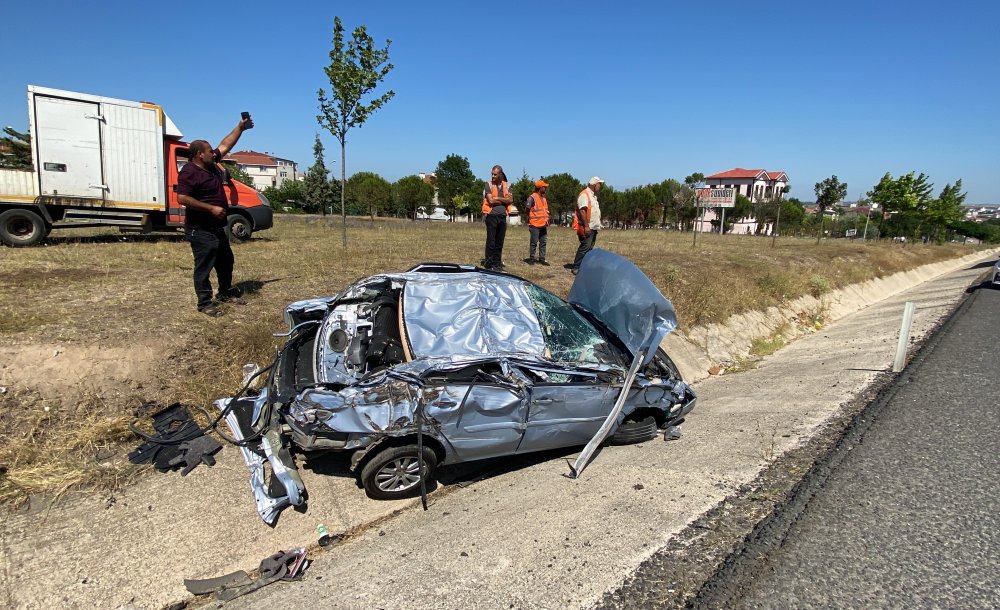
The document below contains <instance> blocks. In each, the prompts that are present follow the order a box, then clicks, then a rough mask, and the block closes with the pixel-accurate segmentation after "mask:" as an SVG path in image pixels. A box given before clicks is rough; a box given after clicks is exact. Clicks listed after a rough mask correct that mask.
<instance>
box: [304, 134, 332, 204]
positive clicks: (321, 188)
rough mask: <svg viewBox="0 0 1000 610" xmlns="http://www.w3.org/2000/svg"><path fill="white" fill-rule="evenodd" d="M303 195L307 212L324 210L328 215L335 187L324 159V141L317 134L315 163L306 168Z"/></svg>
mask: <svg viewBox="0 0 1000 610" xmlns="http://www.w3.org/2000/svg"><path fill="white" fill-rule="evenodd" d="M303 191H304V193H303V195H304V199H305V201H304V202H303V203H302V205H301V208H302V210H303V211H305V212H310V213H315V212H322V214H323V215H324V216H326V211H327V208H329V207H331V206H332V205H333V201H334V188H333V186H332V185H331V183H330V172H329V171H328V170H327V169H326V163H325V162H324V160H323V143H322V142H321V141H320V139H319V134H316V141H315V142H313V164H312V166H311V167H310V168H309V169H308V170H306V175H305V179H304V180H303Z"/></svg>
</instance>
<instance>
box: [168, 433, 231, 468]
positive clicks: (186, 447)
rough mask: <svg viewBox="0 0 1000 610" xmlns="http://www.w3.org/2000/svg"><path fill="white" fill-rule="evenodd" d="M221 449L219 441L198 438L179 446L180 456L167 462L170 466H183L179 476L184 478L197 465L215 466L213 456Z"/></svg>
mask: <svg viewBox="0 0 1000 610" xmlns="http://www.w3.org/2000/svg"><path fill="white" fill-rule="evenodd" d="M220 449H222V445H221V444H220V443H219V441H217V440H215V439H214V438H212V437H210V436H204V435H202V436H199V437H198V438H196V439H193V440H190V441H185V442H183V443H181V445H180V455H177V456H176V457H174V458H172V459H171V460H170V462H169V464H170V465H171V466H180V465H181V464H183V465H184V469H183V470H181V476H182V477H186V476H187V475H188V473H189V472H191V471H192V470H194V469H195V467H196V466H197V465H198V464H205V465H206V466H215V458H214V457H212V456H213V454H215V453H217V452H218V451H219V450H220Z"/></svg>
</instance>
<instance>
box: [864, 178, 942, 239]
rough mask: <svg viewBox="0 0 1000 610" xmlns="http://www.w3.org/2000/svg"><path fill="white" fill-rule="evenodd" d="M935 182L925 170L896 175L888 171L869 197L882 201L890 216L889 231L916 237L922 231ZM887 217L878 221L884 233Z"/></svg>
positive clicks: (874, 200) (880, 229) (878, 202)
mask: <svg viewBox="0 0 1000 610" xmlns="http://www.w3.org/2000/svg"><path fill="white" fill-rule="evenodd" d="M933 189H934V185H933V184H931V183H930V182H929V178H928V177H927V176H926V175H924V174H923V173H920V174H917V173H916V172H910V173H908V174H905V175H903V176H900V177H899V178H893V177H892V174H890V173H889V172H886V173H885V175H884V176H882V179H881V180H879V183H878V184H877V185H875V187H874V188H873V189H872V190H871V191H869V192H868V198H869V199H871V201H872V202H874V203H877V204H879V205H880V206H881V207H882V209H883V210H884V211H885V214H887V215H889V218H890V221H889V227H888V229H887V231H886V233H887V234H890V235H897V236H911V237H912V236H914V235H915V234H916V233H917V231H919V227H920V222H921V218H922V216H923V215H924V213H925V212H926V210H927V207H928V206H929V205H930V201H931V192H932V191H933ZM883 222H884V218H883V219H882V220H880V223H879V233H880V234H881V233H882V226H881V225H882V224H883Z"/></svg>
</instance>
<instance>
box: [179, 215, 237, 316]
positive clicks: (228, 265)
mask: <svg viewBox="0 0 1000 610" xmlns="http://www.w3.org/2000/svg"><path fill="white" fill-rule="evenodd" d="M184 235H185V236H186V237H187V240H188V241H189V242H190V243H191V253H192V254H194V292H195V294H196V295H198V309H204V308H206V307H208V306H209V305H211V304H212V282H211V280H210V279H209V276H210V275H211V273H212V269H215V276H216V279H218V280H219V295H228V294H229V293H230V291H231V290H232V287H233V262H234V258H233V249H232V248H231V247H230V245H229V236H228V235H226V229H225V228H218V229H192V228H186V229H184Z"/></svg>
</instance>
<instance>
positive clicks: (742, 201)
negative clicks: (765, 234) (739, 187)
mask: <svg viewBox="0 0 1000 610" xmlns="http://www.w3.org/2000/svg"><path fill="white" fill-rule="evenodd" d="M753 215H754V205H753V202H752V201H750V198H749V197H747V196H746V195H744V194H743V193H736V200H735V201H734V202H733V207H731V208H729V209H728V210H726V226H725V227H724V231H723V232H724V233H728V232H730V231H732V228H733V224H734V223H735V222H736V219H737V218H749V217H750V216H753ZM754 218H756V220H757V225H758V226H760V224H761V223H762V222H763V219H762V218H759V217H757V216H754Z"/></svg>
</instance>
